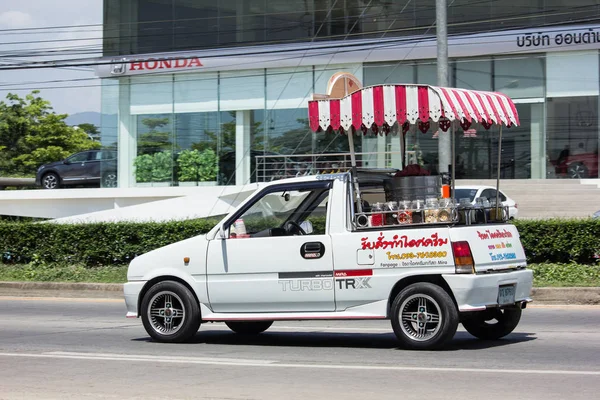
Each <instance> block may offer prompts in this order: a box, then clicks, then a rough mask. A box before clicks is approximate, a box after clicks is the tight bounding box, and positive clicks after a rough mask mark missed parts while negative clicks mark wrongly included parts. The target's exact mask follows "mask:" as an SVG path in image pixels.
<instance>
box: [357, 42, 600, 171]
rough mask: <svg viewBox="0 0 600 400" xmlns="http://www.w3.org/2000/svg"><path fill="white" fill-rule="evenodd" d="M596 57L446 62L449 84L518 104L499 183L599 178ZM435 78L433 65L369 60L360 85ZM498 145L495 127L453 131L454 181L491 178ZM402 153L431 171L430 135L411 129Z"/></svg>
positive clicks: (433, 146)
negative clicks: (495, 94) (517, 121)
mask: <svg viewBox="0 0 600 400" xmlns="http://www.w3.org/2000/svg"><path fill="white" fill-rule="evenodd" d="M598 60H599V57H598V52H597V51H585V52H563V53H556V54H552V53H550V54H548V55H546V54H536V55H513V56H509V57H491V58H484V59H458V60H453V61H452V62H451V66H450V71H449V73H450V77H449V83H450V85H451V86H456V87H462V88H466V89H474V90H487V91H499V92H502V93H505V94H507V95H509V96H511V98H513V100H514V101H515V103H516V107H517V111H518V113H519V119H520V121H521V125H520V126H518V127H511V128H508V129H506V128H505V129H504V130H503V140H502V163H501V166H500V176H501V178H503V179H544V178H596V177H598V137H599V131H598V82H599V79H598V78H599V65H598ZM434 73H435V64H432V63H420V62H413V63H406V62H398V63H389V62H388V63H371V64H365V66H364V81H365V84H366V85H375V84H382V83H395V82H402V83H420V84H435V80H434V79H435V75H434ZM411 77H412V79H411ZM394 81H395V82H394ZM586 82H587V84H586ZM433 129H435V126H434V127H433V128H432V130H433ZM441 134H443V133H441ZM377 140H379V141H383V140H384V139H381V138H380V139H377ZM365 143H367V141H365ZM497 147H498V131H497V129H496V130H494V129H493V128H492V129H490V130H489V131H488V130H485V129H484V128H483V127H482V126H479V125H477V124H475V125H473V126H470V127H469V128H468V129H466V130H463V129H462V128H458V129H457V135H456V161H457V164H456V177H457V178H459V179H492V178H495V177H496V175H497V157H498V153H497ZM373 148H374V147H373ZM406 149H407V151H408V159H409V162H416V163H419V164H420V165H422V166H423V167H425V168H427V169H429V170H430V171H432V172H436V171H437V162H438V159H437V154H438V144H437V133H436V132H432V131H430V132H429V133H428V134H426V135H424V134H421V133H420V132H418V131H416V132H415V130H413V131H409V132H408V133H407V136H406Z"/></svg>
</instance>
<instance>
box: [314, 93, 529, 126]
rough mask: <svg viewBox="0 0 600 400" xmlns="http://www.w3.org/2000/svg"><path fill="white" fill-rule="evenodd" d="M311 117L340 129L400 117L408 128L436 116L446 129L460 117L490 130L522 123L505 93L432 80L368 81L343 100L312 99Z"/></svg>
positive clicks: (386, 123) (463, 122) (382, 123)
mask: <svg viewBox="0 0 600 400" xmlns="http://www.w3.org/2000/svg"><path fill="white" fill-rule="evenodd" d="M308 116H309V122H310V128H311V129H312V130H313V131H315V132H318V131H321V130H323V131H326V130H328V129H333V130H336V131H337V130H339V129H340V128H342V129H343V130H344V131H348V130H350V129H351V127H354V129H356V130H359V129H362V130H363V131H365V130H366V129H373V130H374V131H378V130H379V128H383V131H386V130H387V129H389V127H391V126H393V125H394V124H395V123H396V122H397V123H398V124H399V125H402V126H404V127H406V126H407V124H411V125H414V124H418V125H419V128H420V129H421V130H424V129H423V128H424V127H426V128H428V127H429V122H431V121H433V122H438V123H439V127H440V128H441V129H442V130H443V131H447V130H448V128H449V127H450V124H451V122H452V121H459V122H460V123H461V125H462V126H463V127H465V126H466V127H468V126H470V125H471V123H481V124H482V125H483V126H484V127H485V128H486V129H488V128H489V127H490V126H492V125H500V124H504V125H506V126H512V125H519V116H518V114H517V109H516V107H515V105H514V103H513V102H512V100H511V99H510V98H509V97H508V96H506V95H504V94H502V93H497V92H482V91H477V90H466V89H455V88H444V87H436V86H428V85H379V86H370V87H366V88H363V89H360V90H357V91H356V92H354V93H351V94H349V95H347V96H346V97H344V98H342V99H327V100H313V101H309V102H308ZM386 128H387V129H386ZM465 129H466V128H465ZM425 130H426V129H425Z"/></svg>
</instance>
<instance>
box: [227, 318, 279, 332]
mask: <svg viewBox="0 0 600 400" xmlns="http://www.w3.org/2000/svg"><path fill="white" fill-rule="evenodd" d="M225 325H227V326H228V327H229V329H231V330H232V331H234V332H235V333H239V334H242V335H258V334H259V333H262V332H264V331H266V330H267V329H269V328H270V327H271V325H273V321H239V322H238V321H235V322H234V321H227V322H225Z"/></svg>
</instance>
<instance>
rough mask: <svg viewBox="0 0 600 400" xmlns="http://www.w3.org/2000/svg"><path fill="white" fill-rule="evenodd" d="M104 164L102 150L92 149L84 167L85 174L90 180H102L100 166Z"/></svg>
mask: <svg viewBox="0 0 600 400" xmlns="http://www.w3.org/2000/svg"><path fill="white" fill-rule="evenodd" d="M101 165H102V151H100V150H94V151H90V156H89V159H88V161H87V163H86V165H85V168H84V176H85V179H86V180H87V181H88V182H96V181H98V182H99V181H100V168H101Z"/></svg>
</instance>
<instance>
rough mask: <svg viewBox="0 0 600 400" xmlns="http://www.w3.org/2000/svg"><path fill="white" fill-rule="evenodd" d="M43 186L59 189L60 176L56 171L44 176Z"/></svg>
mask: <svg viewBox="0 0 600 400" xmlns="http://www.w3.org/2000/svg"><path fill="white" fill-rule="evenodd" d="M42 187H43V188H44V189H58V188H59V187H60V178H59V176H58V175H57V174H55V173H54V172H48V173H47V174H46V175H44V176H43V177H42Z"/></svg>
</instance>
